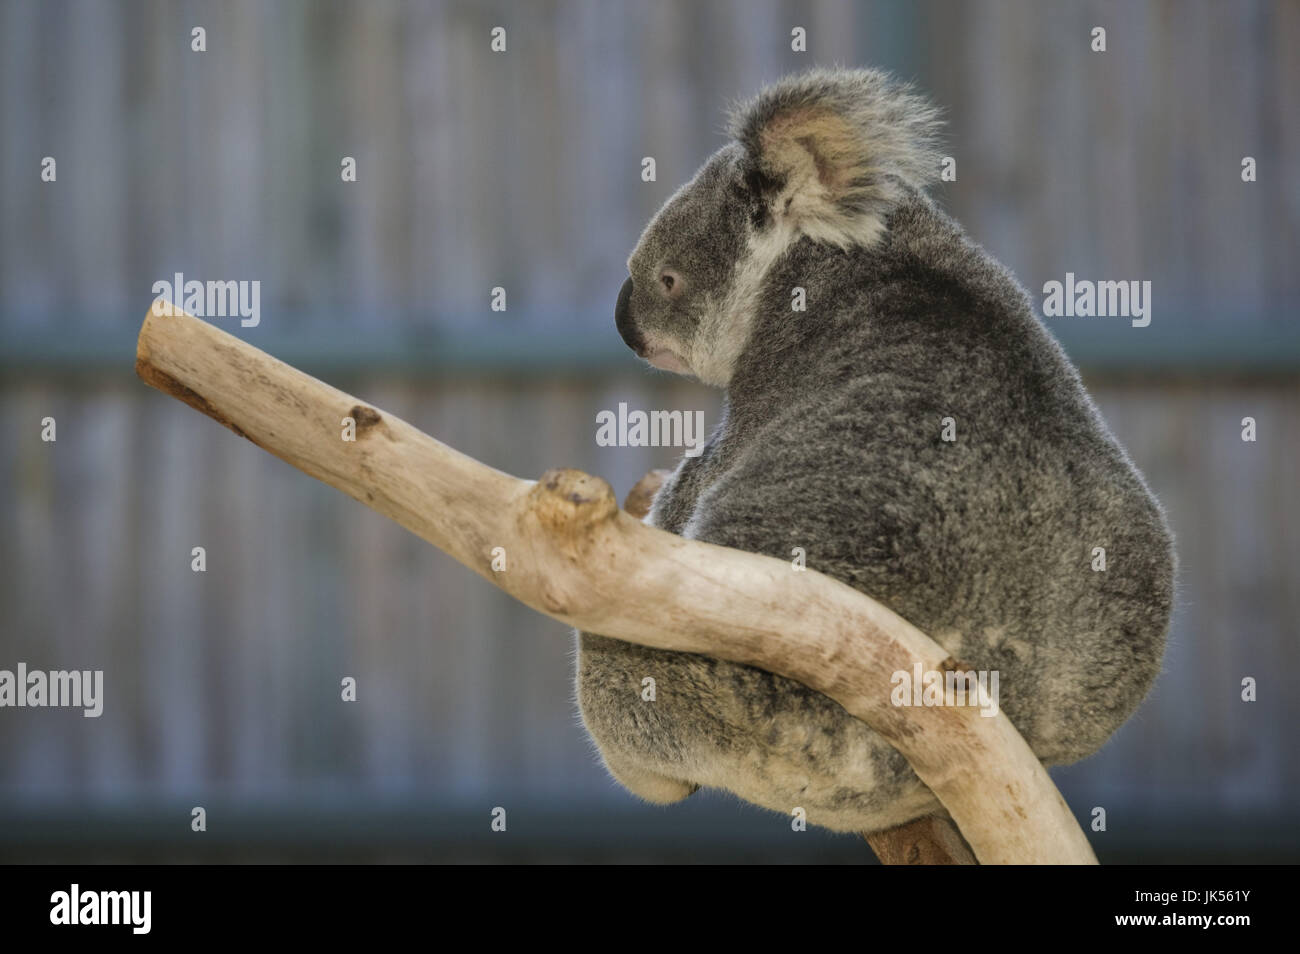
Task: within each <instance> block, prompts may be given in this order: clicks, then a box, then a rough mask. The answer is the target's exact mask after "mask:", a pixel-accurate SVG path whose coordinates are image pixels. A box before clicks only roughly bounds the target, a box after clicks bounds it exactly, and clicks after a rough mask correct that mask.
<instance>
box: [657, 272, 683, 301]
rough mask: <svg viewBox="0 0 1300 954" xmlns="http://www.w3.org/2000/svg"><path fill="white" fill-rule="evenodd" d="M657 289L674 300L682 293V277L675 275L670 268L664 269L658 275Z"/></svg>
mask: <svg viewBox="0 0 1300 954" xmlns="http://www.w3.org/2000/svg"><path fill="white" fill-rule="evenodd" d="M659 287H660V288H662V289H663V293H664V294H665V295H667V296H668V297H669V298H676V297H677V296H678V295H680V294H681V293H682V288H683V287H684V286H683V284H682V276H681V275H679V274H677V272H675V271H673V270H672V269H671V268H665V269H664V270H663V271H661V272H660V273H659Z"/></svg>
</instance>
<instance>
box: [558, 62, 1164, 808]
mask: <svg viewBox="0 0 1300 954" xmlns="http://www.w3.org/2000/svg"><path fill="white" fill-rule="evenodd" d="M933 125H934V112H933V110H931V109H930V107H928V106H927V105H925V104H924V102H923V101H922V100H920V99H919V98H918V97H916V96H915V95H913V94H911V93H909V92H908V91H906V90H903V89H901V88H899V87H897V86H894V85H892V84H890V83H889V82H888V81H887V80H886V79H885V78H884V77H883V76H882V74H879V73H875V72H871V71H841V72H814V73H810V74H804V75H802V76H799V77H794V78H791V79H787V80H784V81H782V82H781V83H778V84H777V85H776V86H774V87H772V88H770V89H768V90H766V91H764V92H763V93H762V94H761V95H760V96H759V97H758V98H757V99H756V100H754V101H753V102H751V103H750V104H748V105H747V106H746V107H744V109H743V110H742V111H741V113H740V114H739V115H738V117H737V118H736V120H735V122H734V123H733V132H734V133H735V135H736V136H737V142H734V143H732V144H730V145H728V146H726V147H724V148H723V149H721V150H720V151H719V152H718V153H717V154H716V155H715V156H714V157H713V158H712V159H710V161H709V162H708V163H707V164H706V165H705V166H704V168H703V169H701V171H700V172H699V173H698V174H697V176H696V178H695V179H694V181H692V182H691V183H690V184H688V185H686V186H685V187H683V189H681V190H680V191H679V192H678V193H677V194H676V195H675V196H674V197H673V198H672V199H670V200H669V202H668V203H667V204H666V205H665V207H664V208H663V209H662V210H661V211H660V213H659V214H658V216H656V218H655V219H654V221H652V222H651V223H650V225H649V226H648V227H647V229H646V231H645V233H644V234H643V236H642V237H641V240H640V242H639V243H638V245H637V248H636V250H635V251H634V253H633V255H632V257H631V259H630V260H629V265H628V267H629V271H630V274H631V281H632V283H633V287H632V290H631V294H630V297H629V298H628V299H627V308H628V313H627V315H626V316H625V320H626V321H627V322H628V323H630V324H631V325H634V326H635V329H636V332H638V333H639V334H640V336H641V337H642V338H644V345H643V342H642V341H641V340H636V341H635V342H633V343H634V346H636V347H637V348H638V350H639V351H640V352H641V353H643V354H648V353H650V351H651V350H652V349H653V348H667V349H670V350H671V351H672V352H673V353H674V354H676V355H678V356H679V357H680V358H681V359H682V362H683V363H685V364H686V365H687V366H688V370H690V371H691V372H692V373H695V374H697V376H699V377H701V378H702V379H704V380H708V381H711V382H712V383H715V384H718V385H719V386H722V387H725V389H726V400H725V405H724V408H725V410H724V417H723V420H722V421H721V422H720V423H719V425H718V427H717V429H716V430H715V432H714V433H713V435H712V436H711V437H710V439H709V441H708V443H707V444H706V446H705V448H704V451H703V453H702V454H701V455H700V456H698V457H694V458H684V459H683V460H682V461H681V463H680V465H679V466H678V467H677V470H676V471H675V472H674V474H673V475H672V477H671V478H670V479H669V480H668V482H667V483H666V484H665V486H664V487H663V488H662V489H661V490H660V492H659V494H658V496H657V497H656V498H655V501H654V506H653V508H652V511H651V513H650V516H649V517H648V520H649V522H651V523H653V524H654V525H655V526H658V527H662V528H664V529H666V530H669V531H671V532H673V533H678V534H681V535H682V536H685V537H688V538H693V539H698V540H705V541H708V542H711V543H717V544H723V545H726V546H731V547H736V548H738V549H741V550H749V551H753V552H756V553H763V554H767V555H769V556H773V557H776V558H778V559H782V560H787V561H788V560H790V558H791V551H792V550H793V548H795V547H803V548H804V549H805V550H806V551H807V559H808V566H809V568H811V569H814V570H818V571H820V572H822V573H825V574H827V575H829V576H832V577H834V578H836V579H838V580H841V581H843V582H845V583H847V584H849V585H850V586H853V587H854V588H856V589H858V590H860V591H861V592H863V593H865V594H867V595H869V596H871V597H873V598H874V599H876V600H879V601H880V602H881V603H883V604H885V605H886V606H888V607H890V608H891V609H893V610H894V611H896V612H898V613H899V614H900V615H902V616H903V617H904V618H906V619H907V620H909V621H910V622H912V623H914V624H915V625H916V626H918V627H919V628H920V629H921V630H923V631H924V632H926V633H928V634H929V635H930V636H931V637H932V638H934V639H935V640H936V641H938V642H939V643H940V644H941V645H942V646H943V647H944V648H945V649H946V650H948V652H950V653H951V654H952V655H953V656H954V657H955V658H956V659H958V660H960V661H961V662H962V663H964V664H966V666H967V667H969V668H974V669H986V670H997V671H999V672H1000V674H1001V676H1000V678H1001V687H1000V688H1001V699H1000V702H1001V705H1002V709H1003V711H1005V712H1006V714H1007V715H1008V716H1009V717H1010V719H1011V720H1012V722H1013V723H1014V724H1015V725H1016V726H1017V728H1018V729H1019V730H1020V732H1021V733H1022V734H1023V735H1024V737H1025V738H1026V740H1027V741H1028V742H1029V744H1030V745H1031V746H1032V747H1033V749H1034V751H1035V753H1036V754H1037V755H1038V756H1039V757H1040V758H1041V759H1042V760H1043V761H1044V762H1045V763H1048V764H1056V763H1065V762H1071V761H1074V760H1077V759H1080V758H1083V757H1085V756H1087V755H1089V754H1091V753H1092V752H1095V751H1096V750H1097V749H1098V748H1099V747H1100V746H1101V745H1102V744H1103V743H1104V742H1105V741H1106V740H1107V739H1108V738H1109V737H1110V735H1111V734H1112V733H1113V732H1114V731H1115V729H1116V728H1117V727H1118V726H1119V725H1120V724H1121V723H1123V722H1124V720H1125V719H1126V718H1127V717H1128V716H1129V715H1130V714H1131V713H1132V712H1133V710H1134V709H1135V708H1136V707H1137V705H1138V704H1139V702H1140V701H1141V700H1142V698H1143V696H1144V695H1145V694H1146V692H1147V690H1148V688H1149V687H1150V685H1151V683H1152V681H1153V680H1154V678H1155V676H1156V674H1157V672H1158V670H1159V667H1160V659H1161V655H1162V652H1163V647H1164V641H1165V634H1166V630H1167V628H1168V623H1169V616H1170V608H1171V600H1172V587H1173V574H1174V556H1173V550H1172V541H1171V537H1170V533H1169V530H1168V528H1167V526H1166V523H1165V520H1164V517H1163V514H1162V512H1161V510H1160V507H1159V505H1158V504H1157V502H1156V501H1155V500H1154V498H1153V497H1152V495H1151V493H1150V491H1149V490H1148V489H1147V487H1146V485H1145V483H1144V482H1143V479H1142V477H1141V475H1140V474H1139V473H1138V472H1137V470H1136V468H1135V467H1134V466H1133V464H1132V463H1131V462H1130V461H1129V460H1128V458H1127V456H1126V455H1125V453H1124V451H1123V450H1122V449H1121V448H1120V447H1119V445H1118V444H1117V443H1116V441H1115V439H1114V438H1113V437H1112V436H1111V435H1110V433H1109V431H1108V430H1107V428H1106V426H1105V424H1104V423H1103V422H1102V420H1101V418H1100V416H1099V415H1098V413H1097V411H1096V409H1095V407H1094V406H1093V404H1092V401H1091V400H1090V399H1089V397H1088V395H1087V394H1086V392H1085V391H1084V389H1083V386H1082V384H1081V382H1080V380H1079V377H1078V374H1077V373H1076V371H1075V370H1074V368H1073V367H1072V366H1071V365H1070V363H1069V361H1068V360H1067V358H1066V357H1065V355H1064V354H1063V353H1062V351H1061V350H1060V348H1059V347H1058V346H1057V344H1056V342H1055V341H1054V339H1053V338H1052V337H1051V336H1050V335H1049V334H1048V333H1047V331H1046V330H1045V329H1044V327H1043V325H1042V324H1041V322H1040V321H1039V319H1038V318H1037V317H1036V316H1035V314H1034V311H1033V308H1032V305H1031V303H1030V301H1029V299H1028V297H1027V295H1026V294H1025V292H1024V290H1023V289H1021V288H1020V286H1019V285H1018V284H1017V283H1016V281H1015V279H1014V278H1013V277H1012V276H1011V275H1010V274H1009V273H1008V272H1007V271H1006V269H1004V268H1003V267H1002V266H1001V265H999V264H998V263H997V262H995V261H994V260H993V259H992V258H991V257H989V256H988V255H987V254H986V253H985V252H984V251H983V250H982V249H981V248H980V247H979V246H977V245H976V244H975V243H973V242H972V241H971V240H970V239H969V238H967V237H966V235H965V234H964V233H963V232H962V230H961V228H960V227H959V226H958V225H957V224H956V223H955V222H953V221H952V220H951V219H949V218H948V217H947V216H946V215H945V214H944V213H943V212H941V211H940V210H939V209H938V208H937V207H936V206H935V205H934V204H933V203H932V202H931V201H930V200H929V199H928V198H927V197H926V196H925V195H924V193H923V192H922V191H921V188H922V187H923V185H924V183H925V180H926V179H927V178H928V176H927V175H926V168H925V163H926V162H929V161H930V159H931V158H932V157H933V152H932V147H931V142H932V139H933ZM846 131H847V133H846ZM846 134H851V135H852V136H853V137H855V138H854V140H853V141H854V142H856V144H857V151H856V152H855V151H853V150H847V149H846V148H845V143H844V141H843V137H844V136H845V135H846ZM826 137H830V139H833V140H834V141H831V142H829V144H827V139H826ZM801 150H802V152H801ZM936 167H937V164H936ZM809 169H812V170H815V173H814V174H813V175H812V176H811V177H810V176H809V174H808V170H809ZM859 219H860V220H861V221H859ZM872 220H874V224H873V223H872ZM828 223H829V225H828ZM664 269H672V270H673V272H674V274H677V275H679V276H680V279H681V283H682V285H684V288H683V287H682V286H681V285H679V286H678V288H677V294H676V295H675V296H673V297H670V296H669V295H667V294H666V293H665V292H664V291H663V288H662V285H661V283H660V282H659V279H658V276H659V275H660V274H661V272H662V270H664ZM756 276H757V278H756ZM794 286H802V287H804V288H805V289H806V290H807V302H808V305H807V311H806V312H803V313H800V312H793V311H791V307H790V301H791V297H790V291H791V289H792V288H793V287H794ZM625 337H626V336H625ZM720 342H721V344H720ZM945 417H951V418H954V419H955V422H956V434H957V439H956V441H955V442H951V443H949V442H945V441H943V440H941V420H942V419H943V418H945ZM1096 546H1101V547H1105V550H1106V556H1107V564H1108V568H1107V569H1106V570H1105V571H1104V572H1095V571H1094V570H1093V569H1092V568H1091V565H1090V561H1091V554H1092V548H1093V547H1096ZM577 670H578V672H577V690H578V702H579V706H580V709H581V713H582V718H583V720H584V722H585V723H586V725H587V728H588V730H589V731H590V733H591V735H592V738H593V739H594V740H595V742H596V744H597V746H598V747H599V749H600V751H601V753H602V755H603V757H604V759H605V762H606V764H607V766H608V767H609V769H610V771H611V772H612V774H613V775H614V776H615V777H616V778H617V779H618V780H619V781H620V782H622V783H623V784H624V785H625V786H626V787H627V788H629V789H630V790H631V791H632V792H634V793H636V794H638V795H640V796H642V797H644V798H647V799H649V800H651V801H656V802H670V801H675V800H677V799H680V798H683V797H685V796H686V795H688V794H690V793H691V792H692V791H694V790H695V789H696V788H698V787H700V786H710V787H718V788H723V789H727V790H729V791H732V792H734V793H735V794H737V795H739V796H740V797H742V798H744V799H746V800H748V801H751V802H755V803H757V804H759V805H763V806H765V807H767V808H771V809H774V810H777V811H780V812H783V813H789V812H790V811H792V810H793V809H794V808H795V807H796V806H799V807H802V808H804V809H805V810H806V811H807V813H808V819H809V821H811V822H813V823H814V824H820V825H823V826H825V827H828V828H832V829H836V830H842V831H875V830H879V829H882V828H886V827H890V826H892V825H896V824H901V823H902V822H905V821H908V820H910V819H912V818H915V817H917V816H919V815H921V814H924V813H926V812H927V811H930V810H932V809H933V808H935V803H934V801H933V796H931V795H930V793H929V791H928V790H927V789H926V788H925V787H924V786H923V785H921V783H920V781H919V779H917V778H916V776H915V774H914V773H913V772H912V771H911V769H910V767H909V766H908V765H907V763H906V761H905V760H904V759H903V758H902V757H901V756H900V755H899V754H898V752H897V751H895V750H894V749H893V748H891V747H890V746H889V745H888V744H886V743H885V742H884V741H883V740H882V739H881V738H880V737H879V736H878V735H877V734H876V733H874V732H873V731H872V730H871V729H869V728H868V727H867V726H866V725H865V724H864V723H862V722H859V721H858V720H856V719H854V718H852V717H851V716H849V715H848V713H846V712H845V711H844V710H843V709H842V708H841V707H840V706H839V705H838V704H837V703H835V702H834V701H832V700H831V699H829V698H827V697H825V696H823V695H821V694H819V693H816V692H813V691H812V690H809V689H807V688H805V687H804V686H802V685H800V684H798V683H795V682H793V681H791V680H789V679H785V678H783V677H781V676H776V675H772V674H770V673H767V672H763V671H760V670H757V669H754V668H751V667H747V666H741V665H736V664H733V663H728V662H721V661H718V660H714V659H711V658H708V657H704V656H698V655H693V654H682V653H668V652H663V651H659V650H651V649H646V648H642V647H638V646H634V645H630V644H626V643H622V642H618V641H614V640H610V639H606V638H604V637H601V636H598V635H595V634H590V633H581V634H579V639H578V666H577ZM645 676H653V677H654V679H655V681H656V686H657V698H656V700H655V701H653V702H648V701H643V700H642V698H641V680H642V679H643V677H645ZM890 688H891V687H889V686H881V689H880V691H881V692H882V693H888V692H889V691H890Z"/></svg>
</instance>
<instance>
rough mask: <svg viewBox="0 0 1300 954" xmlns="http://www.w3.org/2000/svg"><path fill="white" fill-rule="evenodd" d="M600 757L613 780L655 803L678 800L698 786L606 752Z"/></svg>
mask: <svg viewBox="0 0 1300 954" xmlns="http://www.w3.org/2000/svg"><path fill="white" fill-rule="evenodd" d="M601 757H602V758H603V759H604V760H605V768H607V769H609V774H610V775H612V776H614V780H615V781H617V782H618V783H619V784H620V785H622V786H623V787H624V788H626V789H627V790H628V791H629V792H631V793H632V794H633V795H635V796H637V797H638V798H643V799H645V800H646V801H647V802H654V803H655V804H656V805H671V804H672V803H673V802H680V801H681V800H682V799H684V798H686V797H687V796H688V795H692V794H694V793H695V792H697V791H698V790H699V788H700V787H699V786H698V785H695V784H693V783H691V782H683V781H682V780H681V779H676V778H669V777H668V776H667V775H660V774H659V773H658V772H652V771H650V770H649V769H646V768H643V767H642V766H640V765H634V764H632V763H631V762H626V761H623V760H621V759H619V758H618V756H614V757H613V758H610V756H609V755H608V753H605V752H602V753H601Z"/></svg>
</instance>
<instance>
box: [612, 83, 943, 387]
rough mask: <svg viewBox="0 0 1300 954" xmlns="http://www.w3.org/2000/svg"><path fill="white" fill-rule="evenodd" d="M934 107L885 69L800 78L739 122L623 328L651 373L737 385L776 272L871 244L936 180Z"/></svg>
mask: <svg viewBox="0 0 1300 954" xmlns="http://www.w3.org/2000/svg"><path fill="white" fill-rule="evenodd" d="M937 125H938V115H937V112H936V110H935V109H934V108H933V107H932V106H930V105H929V104H928V103H927V102H926V101H925V100H923V99H921V98H920V97H918V96H916V95H914V94H913V93H911V92H910V91H909V90H908V88H907V87H904V86H901V85H898V84H896V83H894V82H893V81H891V80H890V78H889V77H888V76H887V75H886V74H884V73H880V72H876V71H874V70H834V71H830V70H814V71H812V72H808V73H803V74H800V75H798V76H792V77H788V78H786V79H784V80H781V81H780V82H778V83H776V84H775V85H773V86H770V87H768V88H767V89H765V90H764V91H763V92H761V93H760V94H759V95H758V96H757V97H756V98H755V99H753V100H751V101H750V102H748V103H745V104H742V105H741V106H740V107H738V108H737V109H736V110H735V111H734V112H733V114H732V121H731V126H730V134H731V136H732V138H733V140H734V141H733V142H731V143H729V144H728V145H726V146H724V147H723V148H722V149H720V150H718V152H716V153H715V154H714V155H713V156H712V158H710V159H709V161H708V162H707V163H705V164H704V166H703V168H701V169H700V171H699V172H697V173H696V175H695V178H694V179H692V180H691V181H690V182H688V183H687V184H686V185H684V186H682V188H681V189H679V190H678V191H677V192H676V194H674V195H673V196H672V198H670V199H669V200H668V201H667V202H666V203H665V204H664V206H663V208H662V209H660V210H659V213H658V214H657V215H656V216H655V217H654V219H653V220H652V221H651V222H650V224H649V225H648V226H646V229H645V231H644V232H643V233H642V235H641V240H640V241H639V242H638V243H637V246H636V248H635V249H634V250H633V252H632V255H631V257H630V258H629V259H628V272H629V275H630V277H629V278H628V280H627V281H626V282H624V283H623V288H622V290H621V291H620V292H619V296H618V303H617V305H616V306H615V309H614V319H615V323H616V325H617V326H618V331H619V334H621V335H622V336H623V340H624V341H625V342H627V345H628V347H630V348H631V349H632V350H633V351H635V352H636V353H637V354H638V355H640V356H641V357H643V358H645V359H646V360H647V361H649V362H650V363H651V364H652V365H654V366H655V367H658V368H663V369H665V370H668V371H676V372H678V373H681V374H690V375H693V376H695V377H697V378H699V379H700V380H701V381H703V382H704V383H706V384H712V385H715V386H719V387H725V386H726V385H727V384H728V383H729V382H730V380H731V375H732V369H733V368H734V366H735V362H736V358H737V357H738V356H739V355H740V353H741V351H742V350H743V349H744V346H745V343H746V342H747V341H748V338H749V332H750V328H751V324H752V323H751V319H752V317H753V312H754V308H755V305H756V302H757V299H758V294H759V291H760V289H761V287H762V282H763V279H764V276H766V274H767V272H768V270H769V269H770V268H771V267H772V266H773V265H774V264H775V263H776V262H777V261H778V260H779V259H780V258H781V256H782V255H783V254H784V253H785V251H786V250H787V249H788V248H790V246H792V245H793V244H794V243H795V242H797V241H799V240H800V239H803V238H807V239H809V240H811V241H813V242H821V243H825V244H827V245H832V246H836V247H839V248H845V249H847V248H851V247H854V246H864V247H870V246H871V245H874V244H875V243H876V242H878V241H879V239H880V237H881V234H882V233H883V232H884V230H885V219H886V217H887V215H888V213H889V210H890V209H891V207H892V206H893V205H894V204H895V203H896V202H897V201H898V200H899V198H900V197H901V196H902V194H903V192H904V191H905V190H904V187H905V186H912V187H915V188H923V187H924V186H925V185H926V183H928V182H929V181H930V180H931V179H932V178H933V177H934V176H935V174H936V173H937V171H938V156H937V154H936V153H935V150H934V134H935V129H936V127H937Z"/></svg>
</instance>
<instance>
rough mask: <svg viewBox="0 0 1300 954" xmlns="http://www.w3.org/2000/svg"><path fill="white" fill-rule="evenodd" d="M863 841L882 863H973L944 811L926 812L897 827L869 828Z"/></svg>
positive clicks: (967, 849)
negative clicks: (878, 829)
mask: <svg viewBox="0 0 1300 954" xmlns="http://www.w3.org/2000/svg"><path fill="white" fill-rule="evenodd" d="M866 838H867V844H869V845H871V850H872V851H874V852H875V853H876V857H877V858H879V859H880V863H881V864H882V865H973V864H975V863H976V861H975V856H974V855H972V854H971V851H970V846H969V845H967V844H966V842H965V841H964V840H963V839H962V837H961V833H960V832H958V831H957V827H956V826H955V825H954V824H953V823H952V819H951V818H947V817H945V816H944V815H926V816H925V817H924V818H918V819H917V820H916V821H910V822H908V823H907V824H906V825H899V826H898V827H897V828H887V829H885V830H884V831H876V832H869V833H868V834H867V836H866Z"/></svg>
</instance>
